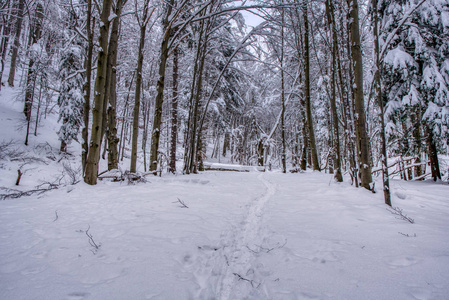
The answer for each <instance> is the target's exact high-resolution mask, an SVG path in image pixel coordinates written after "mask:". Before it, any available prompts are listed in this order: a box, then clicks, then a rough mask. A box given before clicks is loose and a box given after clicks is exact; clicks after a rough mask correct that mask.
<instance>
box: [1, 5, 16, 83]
mask: <svg viewBox="0 0 449 300" xmlns="http://www.w3.org/2000/svg"><path fill="white" fill-rule="evenodd" d="M11 3H12V2H9V3H7V4H6V5H7V6H6V5H5V7H4V8H3V7H2V8H3V9H4V10H7V11H8V13H7V14H6V13H5V14H3V16H2V22H3V26H2V27H1V29H0V32H1V37H2V38H1V43H0V59H1V63H2V67H1V70H0V91H1V89H2V85H3V71H4V70H5V63H6V54H7V52H8V51H7V50H8V43H9V37H10V32H11V23H12V19H13V17H12V13H11V6H12V4H11Z"/></svg>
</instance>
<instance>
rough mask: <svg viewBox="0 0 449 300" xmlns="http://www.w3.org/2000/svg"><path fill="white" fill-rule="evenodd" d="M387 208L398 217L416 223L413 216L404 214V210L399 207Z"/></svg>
mask: <svg viewBox="0 0 449 300" xmlns="http://www.w3.org/2000/svg"><path fill="white" fill-rule="evenodd" d="M386 210H388V211H389V212H390V213H392V214H393V215H395V216H397V217H396V219H402V220H405V221H407V222H409V223H411V224H413V223H415V220H413V219H412V218H410V217H408V216H407V215H406V214H404V212H403V210H402V209H401V208H399V207H397V206H396V207H391V208H390V207H388V208H386Z"/></svg>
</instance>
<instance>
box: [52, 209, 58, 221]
mask: <svg viewBox="0 0 449 300" xmlns="http://www.w3.org/2000/svg"><path fill="white" fill-rule="evenodd" d="M55 215H56V218H55V219H54V220H53V222H55V221H56V220H57V219H59V216H58V210H55Z"/></svg>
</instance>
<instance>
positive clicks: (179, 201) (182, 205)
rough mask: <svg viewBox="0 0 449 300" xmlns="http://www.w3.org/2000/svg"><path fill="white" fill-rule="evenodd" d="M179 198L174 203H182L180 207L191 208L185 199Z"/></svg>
mask: <svg viewBox="0 0 449 300" xmlns="http://www.w3.org/2000/svg"><path fill="white" fill-rule="evenodd" d="M177 199H178V201H175V202H173V203H180V204H181V205H180V206H179V207H181V208H189V207H188V206H187V205H186V204H185V202H184V201H182V200H181V199H179V198H177Z"/></svg>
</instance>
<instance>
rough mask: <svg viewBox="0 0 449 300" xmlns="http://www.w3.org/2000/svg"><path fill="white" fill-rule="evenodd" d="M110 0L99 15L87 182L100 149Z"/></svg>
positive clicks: (95, 170) (94, 171)
mask: <svg viewBox="0 0 449 300" xmlns="http://www.w3.org/2000/svg"><path fill="white" fill-rule="evenodd" d="M111 6H112V0H103V7H102V12H101V15H100V18H101V25H100V35H99V38H98V41H99V44H100V48H99V51H98V61H97V77H96V79H95V92H94V94H95V96H94V108H93V110H92V130H91V138H90V147H89V152H88V154H87V161H86V172H85V174H84V182H86V183H87V184H91V185H94V184H97V177H98V162H99V160H100V150H101V139H102V135H101V130H102V126H103V124H102V122H103V104H104V96H105V90H106V86H105V82H106V78H105V77H106V75H107V73H106V70H107V51H108V36H109V15H110V12H111Z"/></svg>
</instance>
